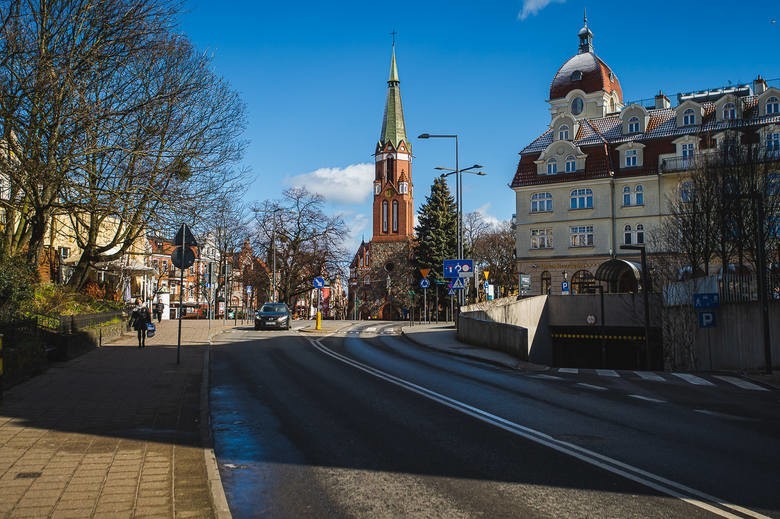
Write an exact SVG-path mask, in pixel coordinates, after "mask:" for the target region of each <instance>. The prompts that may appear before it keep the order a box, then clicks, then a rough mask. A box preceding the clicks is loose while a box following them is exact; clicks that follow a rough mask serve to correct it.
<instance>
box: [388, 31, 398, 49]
mask: <svg viewBox="0 0 780 519" xmlns="http://www.w3.org/2000/svg"><path fill="white" fill-rule="evenodd" d="M390 34H392V35H393V47H395V35H396V34H398V33H397V32H396V30H395V29H393V32H391V33H390Z"/></svg>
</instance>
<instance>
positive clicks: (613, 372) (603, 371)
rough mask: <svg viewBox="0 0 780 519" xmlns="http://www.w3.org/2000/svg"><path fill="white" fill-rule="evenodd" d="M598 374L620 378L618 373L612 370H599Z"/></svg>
mask: <svg viewBox="0 0 780 519" xmlns="http://www.w3.org/2000/svg"><path fill="white" fill-rule="evenodd" d="M596 374H597V375H600V376H602V377H619V376H620V375H618V374H617V371H615V370H612V369H597V370H596Z"/></svg>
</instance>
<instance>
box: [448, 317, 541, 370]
mask: <svg viewBox="0 0 780 519" xmlns="http://www.w3.org/2000/svg"><path fill="white" fill-rule="evenodd" d="M458 339H459V340H461V341H463V342H465V343H468V344H472V345H474V346H480V347H482V348H489V349H491V350H497V351H503V352H504V353H508V354H510V355H512V356H514V357H517V358H518V359H521V360H528V330H527V329H525V328H523V327H522V326H515V325H513V324H505V323H497V322H495V321H493V320H491V319H488V318H485V315H484V312H479V311H478V312H467V313H462V314H461V315H460V321H459V324H458Z"/></svg>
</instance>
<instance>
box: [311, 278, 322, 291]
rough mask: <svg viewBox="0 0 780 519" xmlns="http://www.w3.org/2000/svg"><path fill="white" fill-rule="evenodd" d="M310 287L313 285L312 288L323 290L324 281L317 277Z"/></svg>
mask: <svg viewBox="0 0 780 519" xmlns="http://www.w3.org/2000/svg"><path fill="white" fill-rule="evenodd" d="M312 285H314V288H325V279H324V278H323V277H322V276H317V277H316V278H314V280H313V281H312Z"/></svg>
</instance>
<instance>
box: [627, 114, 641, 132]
mask: <svg viewBox="0 0 780 519" xmlns="http://www.w3.org/2000/svg"><path fill="white" fill-rule="evenodd" d="M638 132H639V118H638V117H632V118H631V119H629V120H628V133H638Z"/></svg>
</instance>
